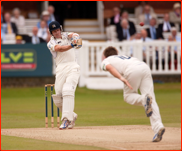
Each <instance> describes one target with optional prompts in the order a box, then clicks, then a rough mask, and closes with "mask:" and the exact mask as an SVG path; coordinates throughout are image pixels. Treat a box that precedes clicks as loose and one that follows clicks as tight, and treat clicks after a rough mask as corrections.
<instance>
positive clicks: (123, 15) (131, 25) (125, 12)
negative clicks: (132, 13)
mask: <svg viewBox="0 0 182 151" xmlns="http://www.w3.org/2000/svg"><path fill="white" fill-rule="evenodd" d="M121 19H126V20H127V21H128V24H129V27H130V28H132V29H133V31H134V33H136V28H135V25H134V23H133V22H132V21H129V19H128V12H127V11H124V12H123V13H122V15H121ZM118 25H119V23H118V24H117V26H118ZM119 26H120V25H119Z"/></svg>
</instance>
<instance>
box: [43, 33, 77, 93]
mask: <svg viewBox="0 0 182 151" xmlns="http://www.w3.org/2000/svg"><path fill="white" fill-rule="evenodd" d="M61 35H62V38H58V39H55V38H54V37H53V36H52V37H51V39H50V41H49V42H48V44H47V47H48V48H49V50H50V52H51V53H52V55H53V57H54V59H55V61H56V81H55V91H56V94H58V95H62V94H61V93H62V86H63V84H64V83H65V82H68V83H72V84H74V85H77V83H78V78H79V72H80V66H79V65H78V64H77V60H76V55H75V49H74V48H72V49H69V50H68V51H64V52H58V51H55V49H54V47H55V45H60V46H65V45H71V41H70V39H69V38H68V35H69V33H68V32H62V33H61ZM73 73H75V75H73ZM70 74H71V76H70ZM68 76H70V77H71V78H69V77H68Z"/></svg>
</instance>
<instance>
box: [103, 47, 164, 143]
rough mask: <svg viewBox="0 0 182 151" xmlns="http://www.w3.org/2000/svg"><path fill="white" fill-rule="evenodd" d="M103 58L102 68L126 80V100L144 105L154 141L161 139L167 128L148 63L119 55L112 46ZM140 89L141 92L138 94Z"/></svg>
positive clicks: (133, 103)
mask: <svg viewBox="0 0 182 151" xmlns="http://www.w3.org/2000/svg"><path fill="white" fill-rule="evenodd" d="M102 59H103V61H102V64H101V68H102V69H103V70H104V71H109V72H110V73H111V74H112V75H113V76H114V77H116V78H118V79H119V80H121V81H122V82H124V84H125V85H124V90H123V94H124V101H126V102H127V103H129V104H131V105H141V106H143V107H144V109H145V113H146V115H147V117H149V118H150V123H151V126H152V130H153V131H154V133H155V135H154V137H153V140H152V141H153V142H159V141H161V140H162V136H163V134H164V132H165V128H164V125H163V124H162V120H161V116H160V112H159V107H158V105H157V102H156V100H155V94H154V86H153V80H152V76H151V71H150V68H149V67H148V65H147V64H146V63H145V62H142V61H140V60H138V59H137V58H134V57H128V56H125V55H121V56H120V55H118V51H117V49H116V48H115V47H111V46H110V47H107V48H106V49H105V50H104V52H103V56H102ZM138 89H139V90H140V92H141V94H138Z"/></svg>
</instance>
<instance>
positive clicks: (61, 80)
mask: <svg viewBox="0 0 182 151" xmlns="http://www.w3.org/2000/svg"><path fill="white" fill-rule="evenodd" d="M49 32H50V34H51V35H52V36H51V39H50V41H49V42H48V43H47V47H48V49H49V50H50V52H51V54H52V55H53V58H54V59H55V62H56V76H55V92H56V94H54V95H52V98H53V101H54V103H55V105H56V106H57V107H58V108H59V109H60V111H62V118H61V120H62V124H61V126H60V127H59V129H61V130H62V129H66V128H70V129H71V128H73V127H74V126H75V120H76V119H77V114H76V113H74V98H75V90H76V86H77V84H78V79H79V76H80V66H79V65H78V64H77V62H76V56H75V50H74V49H78V48H81V46H82V39H81V38H80V36H79V35H78V34H77V33H68V32H62V26H61V25H60V24H59V23H58V22H57V21H52V22H51V23H50V24H49Z"/></svg>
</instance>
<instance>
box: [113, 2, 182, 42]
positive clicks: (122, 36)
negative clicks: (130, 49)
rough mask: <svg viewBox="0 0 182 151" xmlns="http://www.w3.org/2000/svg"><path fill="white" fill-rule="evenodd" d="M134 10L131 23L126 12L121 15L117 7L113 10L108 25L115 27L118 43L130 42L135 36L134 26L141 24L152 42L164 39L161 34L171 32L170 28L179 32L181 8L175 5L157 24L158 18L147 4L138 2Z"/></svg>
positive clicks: (177, 4) (178, 4)
mask: <svg viewBox="0 0 182 151" xmlns="http://www.w3.org/2000/svg"><path fill="white" fill-rule="evenodd" d="M139 4H140V5H139V6H138V7H136V8H135V14H134V15H135V20H136V22H135V23H133V22H132V21H130V19H129V17H128V16H129V15H128V12H126V11H124V12H122V13H121V10H120V9H119V7H114V8H113V16H112V17H111V18H110V25H115V26H116V33H117V38H118V40H119V41H123V40H132V39H133V37H135V36H134V35H135V34H137V30H136V25H139V24H140V23H141V22H143V23H144V24H145V27H146V30H147V36H148V37H149V38H151V39H153V40H157V39H164V36H163V33H165V32H171V28H172V27H176V29H177V32H181V6H180V3H175V4H174V6H173V9H172V11H171V12H169V13H166V14H164V15H163V21H162V23H159V21H158V17H157V15H156V13H155V11H154V8H152V7H151V6H150V5H149V4H148V3H147V2H145V1H143V2H139Z"/></svg>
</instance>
